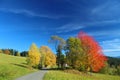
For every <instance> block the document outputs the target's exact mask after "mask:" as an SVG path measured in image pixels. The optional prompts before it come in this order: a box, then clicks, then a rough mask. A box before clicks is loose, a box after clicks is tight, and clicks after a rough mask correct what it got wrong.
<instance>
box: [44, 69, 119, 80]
mask: <svg viewBox="0 0 120 80" xmlns="http://www.w3.org/2000/svg"><path fill="white" fill-rule="evenodd" d="M91 74H92V75H85V74H71V73H65V72H63V71H49V72H48V73H47V74H46V75H45V76H44V80H120V76H111V75H105V74H97V73H91Z"/></svg>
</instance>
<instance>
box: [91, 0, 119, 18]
mask: <svg viewBox="0 0 120 80" xmlns="http://www.w3.org/2000/svg"><path fill="white" fill-rule="evenodd" d="M119 14H120V2H118V1H108V2H106V3H103V4H102V5H99V6H97V7H96V8H94V9H92V10H91V15H93V16H95V17H98V18H105V19H110V18H111V19H113V18H118V17H119V18H120V16H119Z"/></svg>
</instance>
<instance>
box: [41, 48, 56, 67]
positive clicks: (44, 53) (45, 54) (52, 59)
mask: <svg viewBox="0 0 120 80" xmlns="http://www.w3.org/2000/svg"><path fill="white" fill-rule="evenodd" d="M40 52H41V58H42V59H41V60H42V61H41V62H42V65H45V66H46V67H48V66H49V67H52V66H54V65H56V56H55V54H54V53H53V52H52V51H51V49H50V48H49V47H48V46H42V47H41V48H40Z"/></svg>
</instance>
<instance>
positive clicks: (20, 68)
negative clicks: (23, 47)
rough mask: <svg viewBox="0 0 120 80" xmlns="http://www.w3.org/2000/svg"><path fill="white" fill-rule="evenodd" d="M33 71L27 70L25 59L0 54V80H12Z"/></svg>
mask: <svg viewBox="0 0 120 80" xmlns="http://www.w3.org/2000/svg"><path fill="white" fill-rule="evenodd" d="M34 71H36V70H29V69H28V68H27V65H26V58H23V57H15V56H11V55H5V54H2V53H0V80H14V79H15V78H17V77H20V76H23V75H25V74H28V73H31V72H34Z"/></svg>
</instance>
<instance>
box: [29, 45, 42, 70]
mask: <svg viewBox="0 0 120 80" xmlns="http://www.w3.org/2000/svg"><path fill="white" fill-rule="evenodd" d="M27 63H28V65H29V68H32V67H35V68H37V67H38V65H39V63H40V52H39V49H38V48H37V46H36V45H35V44H34V43H33V44H32V45H31V47H30V49H29V52H28V57H27Z"/></svg>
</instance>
